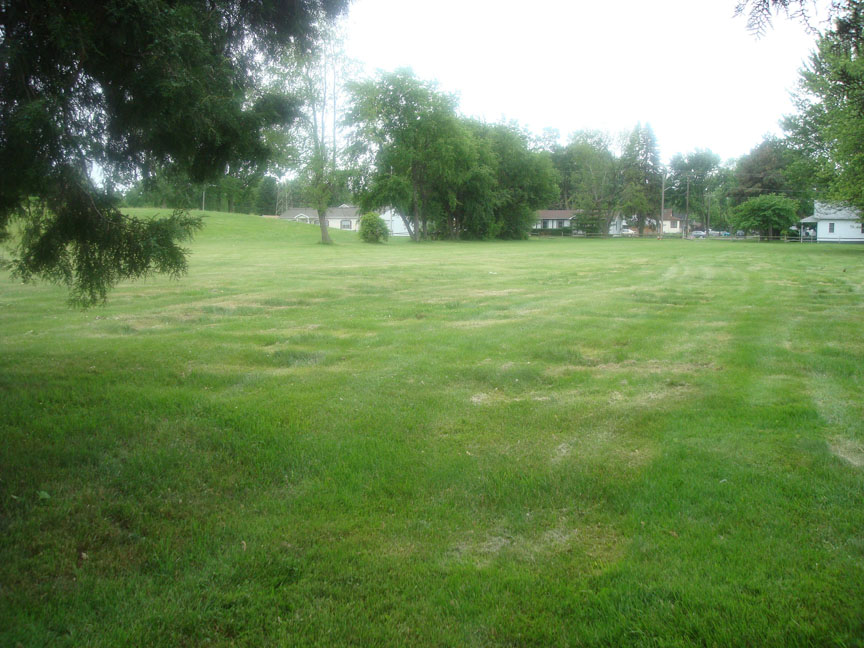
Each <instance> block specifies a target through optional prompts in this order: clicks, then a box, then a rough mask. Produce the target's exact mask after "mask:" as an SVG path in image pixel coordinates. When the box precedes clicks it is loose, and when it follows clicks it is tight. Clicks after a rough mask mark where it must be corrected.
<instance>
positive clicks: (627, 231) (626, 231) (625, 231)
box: [621, 227, 636, 236]
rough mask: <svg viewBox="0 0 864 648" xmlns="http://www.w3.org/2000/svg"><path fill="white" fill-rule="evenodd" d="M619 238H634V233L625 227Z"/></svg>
mask: <svg viewBox="0 0 864 648" xmlns="http://www.w3.org/2000/svg"><path fill="white" fill-rule="evenodd" d="M621 236H636V232H635V231H633V230H632V229H630V228H629V227H625V228H623V229H622V230H621Z"/></svg>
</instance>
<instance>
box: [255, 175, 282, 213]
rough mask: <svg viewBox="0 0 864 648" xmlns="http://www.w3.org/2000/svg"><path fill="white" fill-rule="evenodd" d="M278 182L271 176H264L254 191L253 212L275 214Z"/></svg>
mask: <svg viewBox="0 0 864 648" xmlns="http://www.w3.org/2000/svg"><path fill="white" fill-rule="evenodd" d="M278 191H279V190H278V183H277V182H276V178H274V177H273V176H264V177H263V178H262V179H261V182H260V183H258V187H257V190H256V193H255V212H256V213H258V214H275V213H276V202H277V201H278V199H279V193H278Z"/></svg>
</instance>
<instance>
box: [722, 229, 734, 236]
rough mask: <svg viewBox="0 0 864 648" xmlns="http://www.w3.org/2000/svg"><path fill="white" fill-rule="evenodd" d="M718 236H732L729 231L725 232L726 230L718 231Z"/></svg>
mask: <svg viewBox="0 0 864 648" xmlns="http://www.w3.org/2000/svg"><path fill="white" fill-rule="evenodd" d="M720 236H732V235H731V234H730V233H729V232H727V231H726V230H723V231H722V232H720Z"/></svg>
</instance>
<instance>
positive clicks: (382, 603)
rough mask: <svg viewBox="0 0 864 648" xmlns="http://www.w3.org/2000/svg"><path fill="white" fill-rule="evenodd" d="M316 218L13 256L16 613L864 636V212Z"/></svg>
mask: <svg viewBox="0 0 864 648" xmlns="http://www.w3.org/2000/svg"><path fill="white" fill-rule="evenodd" d="M145 213H146V212H145ZM317 237H318V231H317V228H315V227H311V226H305V225H299V224H293V223H287V222H278V221H273V220H265V219H260V218H255V217H251V216H237V215H225V214H212V215H211V216H210V217H209V218H208V225H207V226H206V228H205V229H204V230H203V231H202V232H201V233H200V234H199V236H198V237H197V239H196V240H195V242H194V243H193V244H192V245H191V248H192V251H193V254H192V255H191V257H190V271H189V274H188V276H186V277H185V278H183V279H182V280H180V281H175V282H172V281H169V280H167V279H161V278H157V279H151V280H148V281H145V282H139V283H134V284H124V285H122V286H120V287H119V288H118V289H117V290H116V291H115V292H114V293H113V294H112V295H111V297H110V301H109V303H108V305H107V306H106V307H104V308H96V309H92V310H89V311H83V312H82V311H77V310H71V309H69V308H68V307H67V306H66V305H65V299H66V293H65V292H64V291H63V290H62V289H59V288H55V287H51V286H45V285H36V286H33V285H30V286H22V285H20V284H18V283H16V282H14V281H12V280H10V279H9V278H8V276H7V275H5V274H4V275H2V277H0V403H2V416H0V645H2V646H16V645H19V644H20V645H22V646H28V647H29V646H205V645H206V646H256V647H257V646H304V645H316V646H346V645H351V646H691V645H705V646H798V645H819V646H834V645H836V646H861V645H864V422H862V421H864V389H862V388H864V384H862V382H864V381H862V373H864V330H862V329H864V246H830V245H825V244H823V245H801V244H758V243H745V242H732V241H674V240H667V241H657V240H621V239H619V240H604V241H590V240H578V239H555V240H532V241H527V242H514V243H503V242H489V243H430V244H412V243H410V242H407V241H404V240H397V241H391V242H390V243H388V244H386V245H380V246H372V245H365V244H361V243H360V242H359V241H358V240H357V238H356V234H350V233H342V232H335V233H334V238H335V240H336V243H337V244H336V245H334V246H331V247H325V246H321V245H319V244H317V242H316V241H317Z"/></svg>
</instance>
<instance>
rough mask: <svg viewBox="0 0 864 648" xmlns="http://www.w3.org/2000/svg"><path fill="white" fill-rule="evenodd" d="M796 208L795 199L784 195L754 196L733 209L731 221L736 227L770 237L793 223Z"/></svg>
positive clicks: (795, 217)
mask: <svg viewBox="0 0 864 648" xmlns="http://www.w3.org/2000/svg"><path fill="white" fill-rule="evenodd" d="M796 208H797V204H796V203H795V201H794V200H792V199H791V198H787V197H785V196H778V195H777V194H766V195H763V196H756V197H755V198H750V199H749V200H747V201H745V202H743V203H742V204H741V205H739V206H738V207H737V208H736V209H735V211H734V212H733V217H732V222H733V225H734V226H735V227H737V228H738V229H742V230H744V231H750V232H759V233H760V234H763V235H766V236H769V237H772V236H774V235H775V233H777V234H779V233H780V232H784V231H786V230H787V229H788V228H789V227H791V226H792V225H794V224H795V222H796V221H797V214H796Z"/></svg>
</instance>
